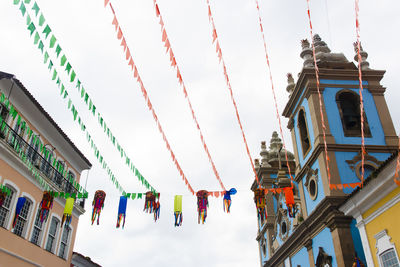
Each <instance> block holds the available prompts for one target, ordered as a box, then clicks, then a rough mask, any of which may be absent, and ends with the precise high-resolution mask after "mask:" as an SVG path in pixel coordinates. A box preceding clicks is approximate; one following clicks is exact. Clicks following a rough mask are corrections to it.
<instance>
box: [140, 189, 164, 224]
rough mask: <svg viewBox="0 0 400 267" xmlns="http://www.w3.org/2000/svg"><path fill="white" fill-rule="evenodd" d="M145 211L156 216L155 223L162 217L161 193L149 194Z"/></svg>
mask: <svg viewBox="0 0 400 267" xmlns="http://www.w3.org/2000/svg"><path fill="white" fill-rule="evenodd" d="M143 210H144V211H145V212H147V213H153V214H154V221H157V219H158V218H159V217H160V193H157V194H154V193H153V192H147V193H146V197H145V201H144V208H143Z"/></svg>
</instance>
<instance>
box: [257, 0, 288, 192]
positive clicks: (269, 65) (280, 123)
mask: <svg viewBox="0 0 400 267" xmlns="http://www.w3.org/2000/svg"><path fill="white" fill-rule="evenodd" d="M255 1H256V6H257V12H258V20H259V23H260V31H261V36H262V39H263V44H264V51H265V58H266V60H267V66H268V73H269V79H270V81H271V90H272V95H273V97H274V104H275V112H276V118H277V120H278V123H279V132H280V133H281V137H282V147H283V150H284V152H285V159H286V162H289V159H288V153H287V150H286V144H285V137H284V135H283V130H282V122H281V117H280V115H279V114H280V112H279V109H278V101H277V100H276V94H275V87H274V82H273V79H272V71H271V64H270V63H269V56H268V49H267V43H266V41H265V35H264V28H263V26H262V19H261V12H260V5H259V4H258V0H255ZM287 168H288V172H289V176H290V184H291V187H292V188H293V176H292V172H291V169H290V164H287ZM260 187H261V186H260Z"/></svg>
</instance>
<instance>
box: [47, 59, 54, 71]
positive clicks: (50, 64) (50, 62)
mask: <svg viewBox="0 0 400 267" xmlns="http://www.w3.org/2000/svg"><path fill="white" fill-rule="evenodd" d="M52 68H53V62H52V61H51V60H50V61H49V67H48V69H49V70H51V69H52Z"/></svg>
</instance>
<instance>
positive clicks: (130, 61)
mask: <svg viewBox="0 0 400 267" xmlns="http://www.w3.org/2000/svg"><path fill="white" fill-rule="evenodd" d="M128 66H131V67H132V70H133V67H134V63H133V59H132V57H131V59H130V60H129V63H128Z"/></svg>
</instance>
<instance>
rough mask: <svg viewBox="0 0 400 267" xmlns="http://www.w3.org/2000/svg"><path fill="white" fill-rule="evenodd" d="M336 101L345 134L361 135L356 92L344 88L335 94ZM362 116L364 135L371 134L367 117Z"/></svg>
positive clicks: (358, 100)
mask: <svg viewBox="0 0 400 267" xmlns="http://www.w3.org/2000/svg"><path fill="white" fill-rule="evenodd" d="M336 102H337V105H338V108H339V113H340V118H341V120H342V127H343V132H344V135H345V136H354V137H359V136H361V116H360V97H359V95H358V94H356V93H354V92H352V91H349V90H345V91H340V92H339V93H338V94H337V95H336ZM363 117H364V135H365V136H371V132H370V130H369V126H368V121H367V117H366V116H365V112H363Z"/></svg>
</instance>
